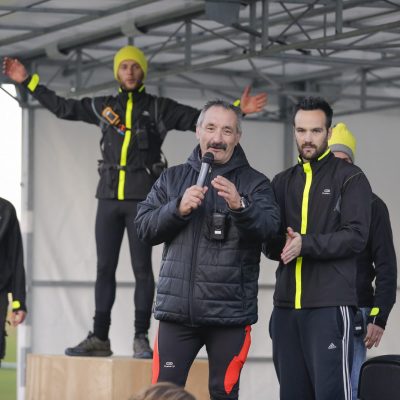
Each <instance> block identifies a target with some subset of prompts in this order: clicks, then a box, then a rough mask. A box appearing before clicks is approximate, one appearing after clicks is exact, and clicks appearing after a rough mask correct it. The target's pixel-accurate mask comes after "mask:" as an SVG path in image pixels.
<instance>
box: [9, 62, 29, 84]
mask: <svg viewBox="0 0 400 400" xmlns="http://www.w3.org/2000/svg"><path fill="white" fill-rule="evenodd" d="M3 74H4V75H6V76H8V77H9V78H10V79H11V80H12V81H14V82H16V83H22V82H23V81H24V80H25V79H26V78H27V77H28V71H27V70H26V68H25V66H24V65H23V64H22V63H21V62H20V61H19V60H18V59H17V58H10V57H4V59H3Z"/></svg>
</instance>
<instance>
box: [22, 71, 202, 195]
mask: <svg viewBox="0 0 400 400" xmlns="http://www.w3.org/2000/svg"><path fill="white" fill-rule="evenodd" d="M22 85H23V86H24V87H25V88H27V90H28V91H29V92H30V93H31V95H32V96H33V97H34V98H35V99H37V100H38V101H39V102H40V104H41V105H43V106H44V107H45V108H47V109H48V110H49V111H51V112H52V113H53V114H55V115H56V116H57V117H58V118H62V119H66V120H73V121H83V122H88V123H90V124H94V125H99V126H100V128H101V131H102V137H101V140H100V147H101V152H102V157H103V159H102V160H101V161H100V163H99V173H100V182H99V185H98V187H97V193H96V197H97V198H99V199H118V200H128V199H135V200H143V199H144V198H145V197H146V195H147V193H148V192H149V190H150V188H151V186H152V185H153V183H154V182H155V180H156V178H157V177H158V174H159V173H160V171H159V168H157V165H158V163H159V162H160V160H161V145H162V143H163V140H164V138H165V135H166V133H167V132H168V131H169V130H172V129H177V130H181V131H184V130H192V131H195V128H196V121H197V118H198V116H199V114H200V111H199V110H197V109H195V108H192V107H189V106H185V105H182V104H179V103H177V102H175V101H173V100H171V99H168V98H161V97H160V98H157V97H155V96H152V95H150V94H147V93H146V90H145V88H144V86H141V87H140V88H139V89H137V90H133V91H124V90H122V89H120V90H119V93H118V95H116V96H101V97H94V98H88V97H85V98H83V99H81V100H75V99H65V98H63V97H60V96H57V95H56V93H55V92H53V91H52V90H50V89H48V88H46V87H45V86H44V85H40V84H39V76H38V75H37V74H34V75H32V76H30V77H28V78H27V79H26V80H25V81H24V82H23V84H22ZM107 107H109V109H111V110H112V112H111V113H110V112H109V113H108V115H110V118H109V120H111V121H112V123H110V122H109V120H107V118H106V117H105V116H104V113H103V111H104V110H106V109H107ZM106 114H107V113H106Z"/></svg>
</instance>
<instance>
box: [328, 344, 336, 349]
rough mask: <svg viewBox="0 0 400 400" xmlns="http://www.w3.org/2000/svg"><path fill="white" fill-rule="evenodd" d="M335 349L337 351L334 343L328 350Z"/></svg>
mask: <svg viewBox="0 0 400 400" xmlns="http://www.w3.org/2000/svg"><path fill="white" fill-rule="evenodd" d="M333 349H336V346H335V345H334V344H333V343H331V344H330V345H329V346H328V350H333Z"/></svg>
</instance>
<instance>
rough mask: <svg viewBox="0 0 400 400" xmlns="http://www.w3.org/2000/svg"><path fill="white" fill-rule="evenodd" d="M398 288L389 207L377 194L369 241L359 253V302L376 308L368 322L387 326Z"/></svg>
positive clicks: (373, 202)
mask: <svg viewBox="0 0 400 400" xmlns="http://www.w3.org/2000/svg"><path fill="white" fill-rule="evenodd" d="M374 281H375V282H374ZM396 290H397V261H396V252H395V250H394V245H393V235H392V228H391V225H390V218H389V211H388V209H387V207H386V204H385V203H384V202H383V200H381V199H380V198H379V197H378V196H377V195H376V194H373V197H372V213H371V226H370V230H369V239H368V244H367V247H366V248H365V250H364V251H363V252H362V253H361V254H359V255H358V256H357V297H358V306H359V307H371V308H372V309H371V313H370V316H369V317H368V322H372V323H374V324H376V325H379V326H380V327H381V328H385V326H386V323H387V319H388V317H389V313H390V311H391V309H392V307H393V305H394V303H395V301H396Z"/></svg>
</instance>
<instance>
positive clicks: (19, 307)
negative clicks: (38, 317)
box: [12, 300, 26, 311]
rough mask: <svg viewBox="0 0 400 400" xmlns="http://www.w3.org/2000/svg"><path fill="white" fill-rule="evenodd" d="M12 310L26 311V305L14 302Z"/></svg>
mask: <svg viewBox="0 0 400 400" xmlns="http://www.w3.org/2000/svg"><path fill="white" fill-rule="evenodd" d="M12 310H13V311H19V310H22V311H26V305H25V303H24V302H23V301H19V300H14V301H13V302H12Z"/></svg>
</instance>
